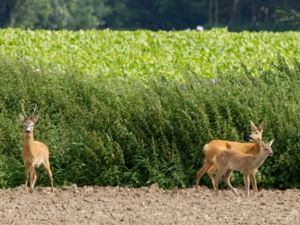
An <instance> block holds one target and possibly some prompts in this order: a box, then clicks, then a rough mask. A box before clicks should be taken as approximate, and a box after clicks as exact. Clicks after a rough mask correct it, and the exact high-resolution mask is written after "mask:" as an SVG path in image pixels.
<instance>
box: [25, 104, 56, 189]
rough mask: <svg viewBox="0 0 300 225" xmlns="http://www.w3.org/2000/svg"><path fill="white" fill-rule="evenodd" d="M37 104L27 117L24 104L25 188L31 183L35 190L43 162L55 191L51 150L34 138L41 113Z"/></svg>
mask: <svg viewBox="0 0 300 225" xmlns="http://www.w3.org/2000/svg"><path fill="white" fill-rule="evenodd" d="M36 108H37V106H36V105H35V108H34V111H33V113H32V116H31V117H27V116H26V113H25V110H24V105H23V104H22V114H21V115H20V120H21V122H22V123H23V125H24V142H23V148H22V159H23V163H24V167H25V179H26V181H25V189H26V188H27V186H28V182H29V185H30V189H31V190H33V187H34V185H35V182H36V179H37V173H36V167H38V166H40V165H41V164H43V166H44V168H45V169H46V170H47V173H48V176H49V179H50V182H51V191H52V192H53V191H54V190H53V178H52V172H51V169H50V163H49V150H48V147H47V146H46V145H45V144H44V143H42V142H39V141H35V140H34V138H33V129H34V125H35V124H36V122H37V121H38V117H39V115H35V111H36Z"/></svg>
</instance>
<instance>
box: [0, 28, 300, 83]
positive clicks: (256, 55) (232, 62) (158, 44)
mask: <svg viewBox="0 0 300 225" xmlns="http://www.w3.org/2000/svg"><path fill="white" fill-rule="evenodd" d="M0 54H2V55H4V56H5V57H7V58H10V59H19V60H25V61H27V62H30V64H31V65H32V66H34V67H35V68H37V69H38V68H39V66H40V65H45V66H44V67H43V69H46V70H48V71H49V70H50V71H52V72H53V70H55V71H56V72H58V73H63V72H66V73H68V72H70V70H74V69H76V73H77V72H79V73H81V74H84V75H91V76H97V75H100V76H105V77H121V78H122V79H123V78H124V79H130V80H132V79H146V80H147V79H148V78H149V77H151V78H153V77H155V78H160V77H165V78H167V79H176V80H186V79H189V78H190V77H194V76H196V77H213V76H215V74H217V73H218V72H232V73H233V75H235V74H236V73H238V72H239V70H240V69H241V67H240V65H241V64H244V65H245V67H246V68H247V70H249V72H251V74H252V75H253V76H257V75H258V74H259V71H260V70H262V69H263V70H268V69H272V68H273V62H274V61H275V60H276V59H277V57H278V55H281V56H282V57H283V58H285V59H286V61H287V63H288V64H289V65H292V61H293V60H294V59H297V60H300V35H299V33H297V32H286V33H270V32H260V33H251V32H242V33H230V32H227V31H226V30H224V29H216V30H212V31H205V32H200V33H199V32H196V31H193V32H190V31H182V32H164V31H161V32H150V31H134V32H130V31H110V30H104V31H95V30H92V31H79V32H72V31H45V30H40V31H24V30H20V29H4V30H0Z"/></svg>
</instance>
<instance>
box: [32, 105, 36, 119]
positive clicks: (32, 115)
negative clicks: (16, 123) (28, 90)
mask: <svg viewBox="0 0 300 225" xmlns="http://www.w3.org/2000/svg"><path fill="white" fill-rule="evenodd" d="M36 108H37V105H36V104H35V106H34V110H33V113H32V116H31V118H33V117H34V114H35V111H36Z"/></svg>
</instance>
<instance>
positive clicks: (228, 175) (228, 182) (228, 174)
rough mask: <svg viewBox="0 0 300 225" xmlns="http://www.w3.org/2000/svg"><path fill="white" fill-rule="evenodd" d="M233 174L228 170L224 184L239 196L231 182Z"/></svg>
mask: <svg viewBox="0 0 300 225" xmlns="http://www.w3.org/2000/svg"><path fill="white" fill-rule="evenodd" d="M231 174H232V171H231V170H227V172H226V174H225V178H224V182H225V184H226V185H227V187H229V188H230V190H232V191H233V193H234V194H236V195H238V193H237V191H236V190H235V189H234V188H233V187H232V185H231V182H230V177H231Z"/></svg>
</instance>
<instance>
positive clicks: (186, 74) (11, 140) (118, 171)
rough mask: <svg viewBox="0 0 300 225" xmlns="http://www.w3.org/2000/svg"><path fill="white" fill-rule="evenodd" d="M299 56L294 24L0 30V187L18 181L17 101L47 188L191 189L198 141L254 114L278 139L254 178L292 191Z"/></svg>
mask: <svg viewBox="0 0 300 225" xmlns="http://www.w3.org/2000/svg"><path fill="white" fill-rule="evenodd" d="M299 53H300V33H297V32H287V33H268V32H260V33H250V32H242V33H230V32H227V31H226V30H211V31H205V32H201V33H197V32H194V31H193V32H187V31H181V32H175V31H174V32H150V31H110V30H104V31H94V30H92V31H78V32H71V31H44V30H41V31H39V30H37V31H25V30H19V29H5V30H0V84H1V88H0V187H3V188H4V187H15V186H18V185H21V184H22V183H23V182H24V168H23V163H22V159H21V148H22V147H21V146H22V141H23V134H22V124H21V123H20V122H19V114H20V113H21V104H22V103H24V105H25V108H26V109H27V110H28V111H29V112H30V111H31V110H32V109H33V106H34V104H37V105H38V112H39V113H40V121H39V123H38V124H37V125H36V128H35V137H36V138H37V139H38V140H42V141H43V142H45V143H46V144H47V145H48V146H49V149H50V154H51V155H50V161H51V165H52V169H53V175H54V181H55V184H56V185H69V184H72V183H76V184H78V185H120V186H131V187H140V186H144V185H150V184H152V183H158V184H159V185H160V186H161V187H164V188H173V187H190V186H192V185H193V184H194V178H195V174H196V171H197V170H198V169H199V167H200V166H201V165H202V160H203V152H202V148H203V145H205V144H206V143H207V142H208V141H210V140H212V139H227V140H235V141H245V137H246V136H247V135H248V134H249V132H250V125H249V121H250V120H252V121H254V122H255V123H259V122H261V121H263V122H264V123H265V130H264V134H263V135H264V139H265V141H269V140H270V139H275V141H274V144H273V151H274V157H272V158H268V159H267V160H266V162H265V163H264V165H263V166H262V168H261V169H260V170H259V172H258V174H257V178H258V186H259V187H269V188H293V187H297V188H299V187H300V179H299V174H300V154H299V149H300V132H299V130H300V123H299V121H300V113H299V112H300V63H299V62H300V54H299ZM145 82H146V85H145ZM39 173H40V176H39V180H38V185H49V182H48V178H47V175H46V173H45V172H43V170H42V169H39ZM232 181H233V184H234V185H235V186H236V185H238V184H241V183H242V179H241V177H240V176H239V175H238V174H237V173H236V174H235V175H234V177H233V179H232ZM203 184H206V185H210V183H209V180H208V178H207V177H204V179H203Z"/></svg>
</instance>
